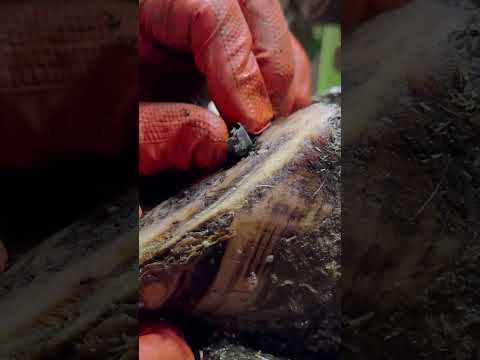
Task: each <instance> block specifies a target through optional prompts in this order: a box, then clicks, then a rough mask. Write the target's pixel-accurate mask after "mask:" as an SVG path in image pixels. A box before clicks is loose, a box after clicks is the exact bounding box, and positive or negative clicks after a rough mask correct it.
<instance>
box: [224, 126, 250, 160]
mask: <svg viewBox="0 0 480 360" xmlns="http://www.w3.org/2000/svg"><path fill="white" fill-rule="evenodd" d="M252 148H253V141H252V139H251V138H250V136H249V135H248V132H247V130H245V128H244V127H243V126H242V125H240V124H238V125H237V126H236V127H234V128H233V129H232V130H231V131H230V139H228V152H229V155H231V156H235V157H244V156H246V155H248V153H249V152H250V150H251V149H252Z"/></svg>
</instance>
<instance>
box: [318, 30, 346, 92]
mask: <svg viewBox="0 0 480 360" xmlns="http://www.w3.org/2000/svg"><path fill="white" fill-rule="evenodd" d="M314 38H315V40H316V42H317V44H318V46H319V49H320V65H319V66H320V69H319V76H318V83H317V90H318V92H319V93H321V92H323V91H325V90H328V89H330V88H331V87H333V86H338V85H340V84H341V74H340V72H339V71H338V70H337V69H336V68H335V52H336V50H337V48H339V47H340V45H341V29H340V26H338V25H332V24H326V25H319V26H317V27H316V28H315V29H314Z"/></svg>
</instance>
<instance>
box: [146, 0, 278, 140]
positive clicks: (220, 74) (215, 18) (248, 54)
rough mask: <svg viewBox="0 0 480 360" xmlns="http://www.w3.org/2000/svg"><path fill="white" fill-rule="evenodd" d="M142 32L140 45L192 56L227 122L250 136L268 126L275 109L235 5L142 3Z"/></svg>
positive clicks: (201, 0)
mask: <svg viewBox="0 0 480 360" xmlns="http://www.w3.org/2000/svg"><path fill="white" fill-rule="evenodd" d="M172 29H175V31H173V30H172ZM140 31H141V32H142V37H141V38H142V39H143V40H142V41H145V39H150V41H154V42H157V43H158V44H161V45H164V46H168V47H172V48H175V49H178V50H182V51H190V52H191V53H192V54H193V56H194V58H195V63H196V65H197V67H198V68H199V70H200V72H201V73H202V74H204V75H205V77H206V80H207V86H208V90H209V94H210V96H211V98H212V99H213V101H214V102H215V104H216V106H217V108H218V110H219V112H220V114H221V115H222V117H223V118H224V120H226V121H227V122H230V123H237V122H240V123H242V124H243V125H244V126H245V127H246V128H247V130H248V131H249V132H250V133H259V132H262V131H263V130H264V129H265V128H267V127H268V126H269V124H270V121H271V120H272V118H273V109H272V105H271V103H270V99H269V96H268V92H267V88H266V86H265V83H264V80H263V76H262V73H261V71H260V68H259V65H258V63H257V60H256V58H255V55H254V53H253V51H252V50H253V42H252V35H251V33H250V29H249V27H248V24H247V22H246V20H245V18H244V16H243V14H242V11H241V8H240V5H239V4H238V2H237V0H209V1H206V0H192V1H188V2H187V1H175V0H143V1H142V2H141V4H140Z"/></svg>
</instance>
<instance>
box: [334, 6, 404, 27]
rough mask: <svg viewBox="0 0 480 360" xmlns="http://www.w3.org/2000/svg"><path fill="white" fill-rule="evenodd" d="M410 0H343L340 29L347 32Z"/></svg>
mask: <svg viewBox="0 0 480 360" xmlns="http://www.w3.org/2000/svg"><path fill="white" fill-rule="evenodd" d="M410 1H411V0H344V1H343V16H342V31H343V32H345V33H347V32H350V31H352V30H354V29H355V28H357V27H358V26H359V25H361V24H362V23H364V22H365V21H367V20H369V19H371V18H372V17H374V16H376V15H378V14H380V13H383V12H386V11H389V10H393V9H396V8H399V7H402V6H404V5H406V4H407V3H409V2H410Z"/></svg>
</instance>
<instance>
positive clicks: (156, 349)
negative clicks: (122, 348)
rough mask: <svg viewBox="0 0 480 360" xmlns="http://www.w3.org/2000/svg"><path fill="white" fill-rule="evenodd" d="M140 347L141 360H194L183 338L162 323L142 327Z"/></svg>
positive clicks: (142, 325) (151, 323)
mask: <svg viewBox="0 0 480 360" xmlns="http://www.w3.org/2000/svg"><path fill="white" fill-rule="evenodd" d="M138 347H139V348H138V359H139V360H194V356H193V353H192V350H190V348H189V347H188V345H187V344H186V342H185V340H184V338H183V336H182V335H181V334H180V333H179V332H178V331H177V330H176V329H174V328H172V327H171V326H169V325H168V324H165V323H161V322H157V323H153V322H150V323H144V324H141V325H140V335H139V338H138Z"/></svg>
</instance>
